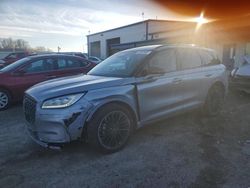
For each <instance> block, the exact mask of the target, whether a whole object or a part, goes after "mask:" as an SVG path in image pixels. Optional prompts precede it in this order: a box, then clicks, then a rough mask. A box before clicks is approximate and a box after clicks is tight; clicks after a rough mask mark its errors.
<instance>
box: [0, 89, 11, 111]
mask: <svg viewBox="0 0 250 188" xmlns="http://www.w3.org/2000/svg"><path fill="white" fill-rule="evenodd" d="M10 102H11V98H10V94H9V92H7V91H6V90H2V89H0V111H1V110H6V109H7V108H8V107H9V106H10Z"/></svg>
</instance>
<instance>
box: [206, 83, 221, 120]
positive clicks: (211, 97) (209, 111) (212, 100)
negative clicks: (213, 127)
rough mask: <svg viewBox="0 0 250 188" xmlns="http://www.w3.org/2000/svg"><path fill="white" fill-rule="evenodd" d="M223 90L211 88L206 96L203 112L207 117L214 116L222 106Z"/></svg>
mask: <svg viewBox="0 0 250 188" xmlns="http://www.w3.org/2000/svg"><path fill="white" fill-rule="evenodd" d="M224 95H225V92H224V89H223V88H222V87H220V86H217V85H215V86H213V87H212V88H211V89H210V90H209V92H208V95H207V99H206V103H205V107H204V111H205V114H206V115H208V116H216V115H217V114H218V113H219V112H220V111H221V109H222V106H223V104H224Z"/></svg>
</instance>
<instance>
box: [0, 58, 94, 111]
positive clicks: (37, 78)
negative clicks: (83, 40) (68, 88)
mask: <svg viewBox="0 0 250 188" xmlns="http://www.w3.org/2000/svg"><path fill="white" fill-rule="evenodd" d="M95 65H96V64H95V63H92V62H90V61H88V60H86V59H83V58H80V57H76V56H70V55H63V54H61V55H59V54H54V55H37V56H29V57H26V58H23V59H21V60H18V61H16V62H15V63H13V64H11V65H9V66H7V67H5V68H3V69H2V70H0V110H5V109H7V108H8V107H9V105H10V104H11V103H12V102H17V101H20V100H22V98H23V94H24V91H25V90H26V89H28V88H29V87H31V86H33V85H35V84H37V83H39V82H42V81H46V80H49V79H53V78H58V77H63V76H69V75H75V74H81V73H87V72H88V71H89V70H90V69H92V68H93V67H94V66H95Z"/></svg>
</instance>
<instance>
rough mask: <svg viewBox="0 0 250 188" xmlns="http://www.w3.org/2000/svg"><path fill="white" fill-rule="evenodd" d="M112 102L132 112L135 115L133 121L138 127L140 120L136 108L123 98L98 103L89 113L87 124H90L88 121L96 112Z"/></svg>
mask: <svg viewBox="0 0 250 188" xmlns="http://www.w3.org/2000/svg"><path fill="white" fill-rule="evenodd" d="M110 104H118V105H121V106H123V107H125V108H126V109H127V110H128V111H129V112H130V114H131V116H132V117H133V123H134V128H136V126H137V121H138V116H137V114H136V111H135V109H134V108H133V107H132V106H131V105H130V104H129V103H127V102H124V101H122V100H112V101H106V102H103V103H100V104H99V105H97V106H96V107H95V108H94V109H93V110H92V111H91V112H90V113H89V115H88V117H87V118H86V121H85V124H88V122H89V121H90V120H91V119H92V118H93V116H94V114H95V113H96V112H97V111H98V110H100V109H101V108H104V107H105V106H108V105H110Z"/></svg>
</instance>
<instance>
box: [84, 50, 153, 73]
mask: <svg viewBox="0 0 250 188" xmlns="http://www.w3.org/2000/svg"><path fill="white" fill-rule="evenodd" d="M150 53H151V51H145V50H140V51H124V52H119V53H117V54H115V55H112V56H111V57H109V58H107V59H105V60H104V61H103V62H101V63H100V64H98V65H97V66H96V67H94V68H93V69H92V70H91V71H90V72H89V73H88V74H89V75H96V76H108V77H129V76H131V75H132V74H133V72H134V71H135V69H136V67H137V66H138V65H139V64H140V63H141V62H142V61H143V60H144V58H145V57H146V56H147V55H148V54H150Z"/></svg>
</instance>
